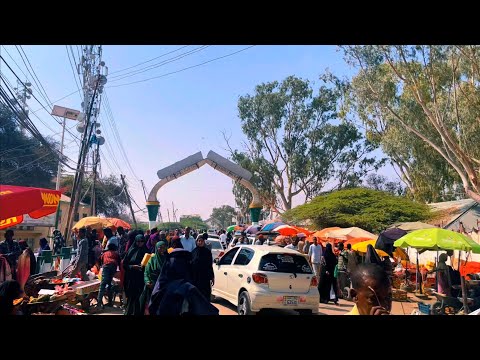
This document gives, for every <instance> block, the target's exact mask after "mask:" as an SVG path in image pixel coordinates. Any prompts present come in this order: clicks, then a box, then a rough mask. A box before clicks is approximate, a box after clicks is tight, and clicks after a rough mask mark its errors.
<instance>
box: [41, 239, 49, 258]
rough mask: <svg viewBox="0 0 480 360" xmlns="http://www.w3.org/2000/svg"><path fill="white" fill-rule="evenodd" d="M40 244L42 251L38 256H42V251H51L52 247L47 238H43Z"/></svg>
mask: <svg viewBox="0 0 480 360" xmlns="http://www.w3.org/2000/svg"><path fill="white" fill-rule="evenodd" d="M39 243H40V249H39V250H38V256H42V251H43V250H50V246H48V241H47V239H45V238H41V239H40V241H39Z"/></svg>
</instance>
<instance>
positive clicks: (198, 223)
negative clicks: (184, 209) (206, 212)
mask: <svg viewBox="0 0 480 360" xmlns="http://www.w3.org/2000/svg"><path fill="white" fill-rule="evenodd" d="M180 225H181V227H182V228H186V227H189V228H191V229H206V228H208V226H207V224H206V223H205V222H204V221H203V220H202V218H201V217H200V216H192V215H188V216H182V217H181V218H180Z"/></svg>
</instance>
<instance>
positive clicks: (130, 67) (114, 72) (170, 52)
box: [110, 45, 190, 75]
mask: <svg viewBox="0 0 480 360" xmlns="http://www.w3.org/2000/svg"><path fill="white" fill-rule="evenodd" d="M189 46H190V45H185V46H182V47H179V48H178V49H175V50H173V51H169V52H167V53H165V54H162V55H160V56H156V57H154V58H152V59H150V60H147V61H143V62H141V63H138V64H136V65H133V66H129V67H127V68H123V69H121V70H117V71H113V72H111V73H110V75H112V74H116V73H119V72H122V71H125V70H128V69H132V68H134V67H137V66H140V65H143V64H146V63H148V62H151V61H153V60H156V59H159V58H161V57H164V56H167V55H169V54H172V53H174V52H177V51H179V50H182V49H184V48H186V47H189Z"/></svg>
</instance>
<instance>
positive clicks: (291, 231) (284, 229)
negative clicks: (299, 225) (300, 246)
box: [272, 225, 299, 236]
mask: <svg viewBox="0 0 480 360" xmlns="http://www.w3.org/2000/svg"><path fill="white" fill-rule="evenodd" d="M272 231H275V232H278V233H280V235H285V236H294V235H297V234H298V233H299V231H298V230H297V229H296V228H295V227H294V226H290V225H280V226H277V227H276V228H275V229H273V230H272Z"/></svg>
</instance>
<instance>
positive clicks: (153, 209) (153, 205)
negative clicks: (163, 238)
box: [147, 201, 160, 228]
mask: <svg viewBox="0 0 480 360" xmlns="http://www.w3.org/2000/svg"><path fill="white" fill-rule="evenodd" d="M159 208H160V203H159V202H158V201H147V210H148V222H149V226H150V228H152V227H153V224H155V223H156V222H157V215H158V209H159Z"/></svg>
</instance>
